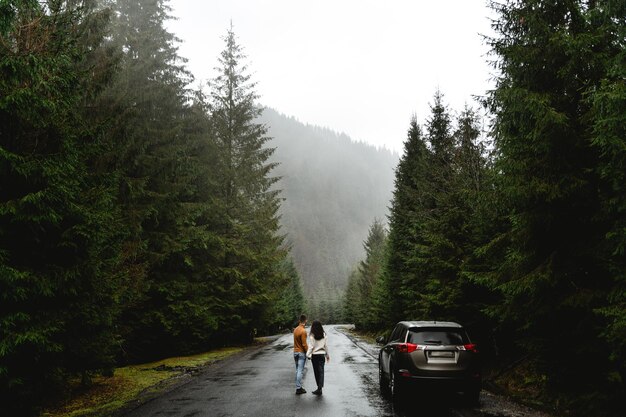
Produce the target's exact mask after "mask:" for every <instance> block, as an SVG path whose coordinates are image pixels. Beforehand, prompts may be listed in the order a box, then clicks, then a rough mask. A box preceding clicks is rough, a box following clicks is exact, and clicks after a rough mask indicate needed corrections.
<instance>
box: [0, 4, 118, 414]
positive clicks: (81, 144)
mask: <svg viewBox="0 0 626 417" xmlns="http://www.w3.org/2000/svg"><path fill="white" fill-rule="evenodd" d="M0 11H1V12H2V15H1V16H2V19H0V72H2V74H3V75H2V77H0V176H1V178H2V181H1V182H0V195H1V197H0V306H1V307H0V400H2V403H3V412H4V413H8V414H10V415H22V414H26V413H29V412H32V411H33V410H34V409H35V408H36V407H37V406H40V405H41V404H42V403H43V402H45V401H50V400H51V399H56V398H58V396H59V393H62V392H63V390H64V389H65V384H66V383H67V380H68V378H69V377H70V376H72V375H82V377H83V380H84V381H85V382H87V381H88V379H89V374H90V373H92V372H96V371H98V370H103V369H106V368H110V367H111V366H112V365H113V359H114V355H115V349H116V345H117V338H116V335H115V332H114V320H115V318H116V313H117V310H116V303H115V297H116V295H117V292H116V291H117V277H116V275H115V270H116V265H117V256H118V249H119V246H118V244H117V242H118V233H117V231H116V222H117V220H118V218H117V210H116V207H115V204H114V195H113V193H112V190H111V187H110V183H108V182H107V180H106V179H105V178H103V177H102V176H101V175H100V173H99V172H97V171H93V170H92V167H91V163H92V161H94V160H96V159H97V155H98V152H99V151H100V149H101V145H102V143H101V141H100V139H101V137H100V135H99V133H100V132H99V131H98V129H97V128H95V127H93V126H91V125H90V123H89V119H88V117H87V114H88V113H89V110H88V108H87V107H86V106H87V99H88V98H89V97H91V95H92V94H96V92H97V91H98V90H100V89H101V88H102V84H101V83H100V81H101V80H100V79H98V78H97V77H96V71H94V68H92V67H90V66H89V64H90V63H91V62H93V55H94V54H96V53H97V52H98V50H99V42H100V39H101V38H102V33H103V32H102V22H103V21H104V20H106V15H105V14H104V15H102V14H101V13H100V12H97V11H96V9H95V8H94V7H93V4H91V3H90V2H58V1H55V2H33V1H22V2H9V3H7V2H4V3H3V4H2V5H1V9H0ZM98 34H99V35H98ZM77 86H79V87H82V88H77Z"/></svg>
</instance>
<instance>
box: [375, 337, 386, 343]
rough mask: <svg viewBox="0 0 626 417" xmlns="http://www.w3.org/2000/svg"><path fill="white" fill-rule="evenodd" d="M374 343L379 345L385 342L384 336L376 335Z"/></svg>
mask: <svg viewBox="0 0 626 417" xmlns="http://www.w3.org/2000/svg"><path fill="white" fill-rule="evenodd" d="M376 343H378V344H379V345H384V344H385V336H378V337H377V338H376Z"/></svg>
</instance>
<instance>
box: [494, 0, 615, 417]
mask: <svg viewBox="0 0 626 417" xmlns="http://www.w3.org/2000/svg"><path fill="white" fill-rule="evenodd" d="M493 7H494V9H495V10H496V11H497V12H498V13H499V14H500V19H499V20H497V21H496V22H495V25H494V28H495V30H496V32H497V34H498V36H497V37H496V38H494V39H491V40H490V45H491V47H492V49H493V52H494V53H495V54H496V56H497V61H496V63H495V64H496V65H497V66H498V69H499V71H500V76H499V77H498V79H497V85H496V88H495V90H493V91H492V92H491V93H490V96H489V99H488V104H489V105H490V109H491V110H492V112H493V114H494V116H495V117H496V120H495V124H494V128H493V135H494V138H495V145H496V147H497V150H498V155H497V160H496V169H497V171H498V172H499V173H500V175H499V178H498V181H499V187H500V190H501V192H502V194H503V196H504V197H505V198H506V200H507V204H508V205H510V206H509V207H510V212H509V213H508V219H509V222H510V223H509V228H508V233H507V236H506V240H507V241H508V243H507V246H506V250H505V252H504V253H502V256H501V257H500V262H501V264H500V265H499V267H498V268H497V272H496V273H495V274H493V275H492V281H491V282H492V285H493V287H494V288H495V289H497V290H499V291H502V293H503V294H504V297H505V302H504V304H503V305H502V306H501V308H499V309H497V312H496V314H497V315H498V316H499V317H500V318H501V319H503V320H505V321H507V322H509V323H515V324H516V325H517V328H518V330H519V332H520V333H519V334H520V335H521V337H518V340H519V341H520V342H521V343H522V344H523V345H524V346H523V348H524V349H525V350H526V351H527V352H530V353H531V354H532V355H533V358H534V360H533V362H534V364H535V366H537V368H538V369H539V371H540V372H541V373H543V374H545V375H547V376H548V378H547V389H548V392H550V391H552V392H553V393H554V392H560V393H561V394H563V393H568V395H569V398H570V399H572V398H576V397H577V398H578V399H583V401H581V402H579V403H578V407H579V409H580V410H581V411H582V412H588V413H591V412H592V410H591V409H590V408H585V409H584V411H583V408H580V407H582V406H583V404H595V405H596V406H597V405H599V404H600V402H601V403H602V407H603V409H604V407H610V404H611V402H610V401H606V398H605V399H604V400H600V401H599V402H598V398H596V399H595V400H596V401H592V400H593V398H591V397H585V396H583V393H587V394H589V393H593V392H595V393H596V394H595V395H598V396H600V395H605V396H607V397H609V398H610V397H611V393H613V392H616V391H615V390H619V389H623V385H621V383H615V382H614V381H615V379H611V378H606V375H609V374H611V372H612V371H613V372H614V371H615V370H616V369H617V368H616V367H615V365H611V363H610V361H609V358H608V357H607V355H606V354H605V352H606V349H607V346H606V344H605V342H604V341H603V340H602V339H601V338H600V334H601V333H602V332H603V331H604V329H605V328H606V325H607V323H606V321H604V320H603V318H602V317H601V316H599V315H598V314H597V313H596V312H597V311H600V310H601V309H602V308H603V307H604V306H606V297H607V294H608V293H609V292H610V289H611V288H612V286H613V285H614V284H615V283H616V280H614V279H613V277H614V276H617V275H616V274H620V272H619V271H620V270H621V271H622V272H621V274H622V275H623V262H622V263H621V266H618V265H620V263H619V262H618V263H614V264H613V265H614V266H616V269H615V270H611V268H610V267H609V265H610V264H609V263H607V262H606V260H607V259H609V258H610V255H609V253H610V252H607V250H609V251H610V249H609V247H608V246H610V245H608V246H607V243H608V240H607V236H609V235H610V234H611V232H610V230H611V226H610V224H611V220H612V218H613V219H615V218H616V217H614V216H615V214H616V213H615V212H613V214H609V215H604V214H602V211H601V209H600V207H602V206H603V205H604V203H605V202H606V200H605V198H606V196H604V195H601V194H599V193H598V191H599V190H603V189H612V191H611V193H613V192H615V191H617V194H614V195H619V191H618V190H619V188H613V186H611V185H609V183H610V181H611V180H612V179H613V178H611V179H610V180H609V178H608V177H605V178H603V177H602V175H601V172H602V171H603V170H604V169H605V168H607V167H609V166H611V163H610V162H609V161H610V160H611V156H609V155H610V154H611V153H610V152H608V153H605V154H604V155H605V156H608V159H605V160H603V157H602V152H603V151H608V149H610V146H609V147H607V148H604V147H603V144H608V143H609V142H604V140H605V139H606V138H607V136H604V135H603V134H600V135H598V133H600V131H599V130H595V132H594V129H598V127H599V126H609V125H607V124H605V122H606V120H607V119H604V120H603V121H601V118H598V117H597V115H598V113H595V112H594V109H593V105H592V103H593V100H592V101H591V102H590V101H589V100H588V99H587V98H588V97H598V98H599V97H602V96H603V92H601V93H599V95H596V94H597V92H598V91H602V87H603V85H607V84H606V82H607V80H608V79H613V80H614V79H615V78H613V77H614V76H611V75H610V72H611V69H614V68H615V67H614V63H615V62H616V61H615V59H616V58H617V56H618V55H620V54H623V48H624V43H623V38H621V39H620V38H619V33H620V31H619V30H618V27H619V24H620V22H621V23H622V24H623V22H624V13H623V12H624V7H623V6H621V7H620V6H616V4H615V3H614V2H611V1H607V2H604V1H600V2H596V1H593V2H582V1H567V2H561V1H544V0H533V1H523V2H522V1H508V2H505V3H504V4H495V3H494V5H493ZM621 33H622V35H623V31H621ZM609 83H610V81H609ZM605 92H606V90H604V93H605ZM604 97H606V96H604ZM596 109H597V107H596ZM609 111H612V110H609ZM594 113H595V114H594ZM618 114H619V113H613V117H615V116H616V115H618ZM613 126H614V125H613ZM610 130H611V128H609V130H605V131H604V132H603V133H605V132H609V131H610ZM596 135H597V136H596ZM594 144H595V145H594ZM596 145H597V146H596ZM613 149H615V148H613ZM613 155H615V154H613ZM607 162H608V164H607ZM606 185H609V187H608V188H605V186H606ZM618 199H619V197H618ZM613 224H615V223H613ZM498 239H500V238H498ZM500 240H501V239H500ZM614 249H615V246H613V250H614ZM616 305H619V302H618V303H617V304H616ZM565 339H569V340H581V339H584V340H586V341H588V343H584V344H581V345H579V346H577V347H576V348H572V349H565V350H563V349H561V348H560V344H561V343H562V341H563V340H565ZM622 340H623V339H622ZM590 357H593V358H594V360H593V361H592V363H590V362H589V361H588V360H586V358H590ZM571 363H577V364H578V365H579V366H577V367H576V369H575V370H574V369H573V368H572V367H570V366H569V365H568V364H571ZM622 369H623V368H622ZM583 376H584V377H583ZM620 385H621V388H620ZM598 386H603V387H604V388H603V389H602V392H603V394H599V393H598V390H597V387H598ZM613 398H614V399H616V398H617V397H615V396H613ZM598 410H599V409H596V410H595V411H593V412H594V413H597V412H598ZM600 414H602V412H600ZM607 414H608V412H606V409H605V414H604V415H607Z"/></svg>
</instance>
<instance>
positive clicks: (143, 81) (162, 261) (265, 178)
mask: <svg viewBox="0 0 626 417" xmlns="http://www.w3.org/2000/svg"><path fill="white" fill-rule="evenodd" d="M168 13H169V9H168V7H167V5H166V2H165V1H163V0H139V1H137V0H119V1H105V2H100V3H98V2H95V1H89V0H85V1H43V2H41V1H32V0H23V1H2V2H0V74H1V75H0V176H1V182H0V401H1V402H2V413H3V415H11V416H17V415H27V414H33V413H37V410H38V409H40V407H41V406H42V405H44V404H46V403H48V402H50V401H54V400H58V399H60V398H63V397H64V396H65V395H66V393H67V389H68V386H69V385H68V382H69V381H70V380H72V379H76V378H79V379H81V380H82V382H83V384H89V381H90V378H91V377H92V376H93V375H94V374H96V373H102V374H109V375H110V374H111V372H112V370H113V367H114V366H116V365H118V364H124V363H132V362H141V361H147V360H150V359H154V358H160V357H164V356H168V355H180V354H187V353H192V352H198V351H202V350H206V349H209V348H211V347H213V346H221V345H226V344H233V343H245V342H249V341H250V340H251V339H252V337H253V336H254V335H255V334H258V333H263V332H268V331H275V330H276V329H278V328H281V327H289V326H291V325H292V324H293V322H294V320H295V317H297V315H298V314H299V313H300V312H301V311H302V309H303V302H304V299H303V295H302V289H301V284H300V279H299V276H298V273H297V270H296V269H295V267H294V264H293V262H292V260H291V259H290V258H289V255H288V251H287V246H286V244H285V242H284V236H283V235H282V233H281V232H280V231H279V227H280V225H279V215H278V211H279V208H280V202H281V197H280V192H279V187H277V185H276V183H277V181H278V177H277V176H276V175H275V174H274V168H275V166H276V163H275V162H273V161H272V160H271V159H270V158H271V157H272V153H273V151H274V149H273V148H272V147H270V146H268V140H269V136H268V135H267V128H266V127H265V126H264V125H263V124H261V123H259V122H258V121H257V120H258V117H259V115H260V113H261V110H260V107H259V105H258V103H257V95H256V93H255V90H254V86H255V85H254V83H253V82H252V81H251V80H250V76H249V75H248V73H247V71H246V62H245V61H246V57H245V54H244V53H243V50H242V48H241V47H240V46H239V45H238V43H237V40H236V37H235V34H234V33H233V32H232V29H231V30H228V31H225V37H224V49H223V52H222V53H221V55H220V56H218V57H216V60H215V63H216V67H217V68H216V69H217V70H218V71H217V76H216V77H215V79H213V80H211V83H210V88H208V89H207V90H205V91H196V90H193V89H192V88H191V87H190V85H191V82H192V81H193V78H192V76H191V74H189V73H188V71H187V70H186V69H185V65H184V60H183V59H182V58H181V57H180V56H179V55H178V53H177V47H176V43H177V39H176V38H175V36H174V35H173V34H171V33H168V32H167V31H166V30H165V29H164V22H165V21H166V20H167V19H168Z"/></svg>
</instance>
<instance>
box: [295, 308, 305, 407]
mask: <svg viewBox="0 0 626 417" xmlns="http://www.w3.org/2000/svg"><path fill="white" fill-rule="evenodd" d="M305 325H306V316H305V315H304V314H302V315H301V316H300V324H298V327H296V328H295V329H294V331H293V359H294V360H295V362H296V394H298V395H300V394H304V393H305V392H306V390H305V389H304V388H302V373H303V372H304V364H305V362H306V351H307V350H308V349H309V347H308V345H307V343H306V329H305V328H304V326H305Z"/></svg>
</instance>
